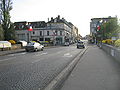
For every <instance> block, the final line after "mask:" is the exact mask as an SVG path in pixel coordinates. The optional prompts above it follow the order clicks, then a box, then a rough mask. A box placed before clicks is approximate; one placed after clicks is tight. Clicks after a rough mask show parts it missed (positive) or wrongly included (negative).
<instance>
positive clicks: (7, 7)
mask: <svg viewBox="0 0 120 90" xmlns="http://www.w3.org/2000/svg"><path fill="white" fill-rule="evenodd" d="M0 1H1V3H2V8H1V13H2V17H3V18H2V27H3V31H4V39H5V40H10V39H15V30H14V25H13V23H12V22H11V21H10V11H11V10H12V1H11V0H0Z"/></svg>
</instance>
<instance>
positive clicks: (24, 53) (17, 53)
mask: <svg viewBox="0 0 120 90" xmlns="http://www.w3.org/2000/svg"><path fill="white" fill-rule="evenodd" d="M23 54H26V52H23V53H17V54H10V55H7V56H15V55H23Z"/></svg>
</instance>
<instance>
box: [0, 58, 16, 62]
mask: <svg viewBox="0 0 120 90" xmlns="http://www.w3.org/2000/svg"><path fill="white" fill-rule="evenodd" d="M15 58H16V57H11V58H7V59H2V60H0V62H2V61H8V60H11V59H15Z"/></svg>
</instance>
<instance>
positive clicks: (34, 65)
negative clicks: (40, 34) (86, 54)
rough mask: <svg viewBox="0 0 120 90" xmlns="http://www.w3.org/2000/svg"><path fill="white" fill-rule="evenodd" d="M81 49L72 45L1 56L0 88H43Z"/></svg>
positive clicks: (25, 89) (33, 89) (37, 89)
mask: <svg viewBox="0 0 120 90" xmlns="http://www.w3.org/2000/svg"><path fill="white" fill-rule="evenodd" d="M81 51H82V49H77V48H76V46H75V45H71V46H61V47H58V48H48V49H44V51H39V52H23V53H16V54H9V55H6V56H0V90H41V89H43V88H44V87H45V86H46V85H48V84H49V83H50V81H51V80H52V79H54V77H56V76H57V75H58V74H59V73H60V72H61V71H62V70H63V69H64V68H65V67H66V65H68V63H70V62H71V61H72V60H73V59H74V58H75V57H76V55H78V54H79V53H80V52H81Z"/></svg>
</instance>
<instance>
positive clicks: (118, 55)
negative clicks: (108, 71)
mask: <svg viewBox="0 0 120 90" xmlns="http://www.w3.org/2000/svg"><path fill="white" fill-rule="evenodd" d="M101 48H102V49H103V50H104V51H105V52H107V53H108V54H109V55H111V56H112V57H113V58H115V59H116V60H117V61H119V62H120V49H118V48H115V47H113V46H110V45H106V44H102V47H101Z"/></svg>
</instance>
